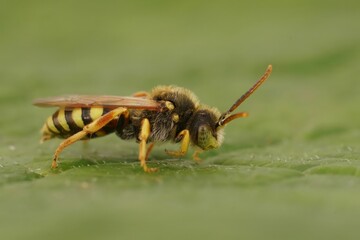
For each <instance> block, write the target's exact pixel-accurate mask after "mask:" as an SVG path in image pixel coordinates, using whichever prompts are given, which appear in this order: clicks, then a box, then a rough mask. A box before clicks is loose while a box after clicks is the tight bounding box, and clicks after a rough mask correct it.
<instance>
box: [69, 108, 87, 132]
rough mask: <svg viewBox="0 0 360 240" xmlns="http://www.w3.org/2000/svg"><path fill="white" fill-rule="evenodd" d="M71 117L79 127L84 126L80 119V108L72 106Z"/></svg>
mask: <svg viewBox="0 0 360 240" xmlns="http://www.w3.org/2000/svg"><path fill="white" fill-rule="evenodd" d="M71 118H72V120H73V121H74V123H75V124H76V126H78V127H79V128H81V129H82V128H83V127H84V126H85V124H84V121H83V120H82V109H81V108H74V109H73V110H72V113H71Z"/></svg>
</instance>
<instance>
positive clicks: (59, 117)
mask: <svg viewBox="0 0 360 240" xmlns="http://www.w3.org/2000/svg"><path fill="white" fill-rule="evenodd" d="M57 120H58V122H59V124H60V126H61V127H62V128H63V129H64V130H65V131H67V132H70V127H69V124H68V123H67V121H66V119H65V109H64V108H61V109H59V113H58V115H57Z"/></svg>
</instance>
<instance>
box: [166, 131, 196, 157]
mask: <svg viewBox="0 0 360 240" xmlns="http://www.w3.org/2000/svg"><path fill="white" fill-rule="evenodd" d="M175 141H181V146H180V149H179V150H178V151H169V150H165V152H166V153H167V154H168V155H170V156H173V157H182V156H184V155H185V154H186V153H187V151H188V149H189V144H190V133H189V130H187V129H185V130H182V131H181V132H180V133H179V134H178V136H177V137H176V139H175Z"/></svg>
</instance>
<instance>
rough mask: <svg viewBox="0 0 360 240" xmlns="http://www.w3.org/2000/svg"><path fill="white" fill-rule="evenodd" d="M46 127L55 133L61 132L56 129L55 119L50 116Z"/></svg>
mask: <svg viewBox="0 0 360 240" xmlns="http://www.w3.org/2000/svg"><path fill="white" fill-rule="evenodd" d="M46 126H47V127H48V128H49V130H50V131H51V132H53V133H60V132H59V130H58V129H57V128H56V127H55V124H54V121H53V117H52V116H50V117H48V118H47V120H46Z"/></svg>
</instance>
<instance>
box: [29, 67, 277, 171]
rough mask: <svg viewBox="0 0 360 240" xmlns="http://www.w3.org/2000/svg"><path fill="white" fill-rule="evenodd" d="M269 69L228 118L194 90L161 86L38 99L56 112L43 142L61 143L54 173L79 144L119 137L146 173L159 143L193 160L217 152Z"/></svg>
mask: <svg viewBox="0 0 360 240" xmlns="http://www.w3.org/2000/svg"><path fill="white" fill-rule="evenodd" d="M271 71H272V66H271V65H269V66H268V68H267V70H266V72H265V73H264V75H263V76H262V77H261V78H260V79H259V80H258V81H257V82H256V83H255V84H254V85H253V86H252V87H251V88H250V89H249V90H248V91H247V92H246V93H245V94H243V95H242V96H241V97H240V98H239V99H238V100H237V101H236V102H235V103H234V104H233V105H232V106H231V107H230V108H229V110H227V111H226V112H224V113H221V112H220V111H219V110H218V109H216V108H213V107H209V106H207V105H203V104H200V102H199V100H198V98H197V97H196V96H195V94H194V93H192V92H191V91H190V90H188V89H185V88H182V87H177V86H158V87H155V88H154V89H153V90H152V91H151V92H137V93H135V94H133V95H132V96H131V97H121V96H90V95H70V96H60V97H50V98H43V99H37V100H35V101H34V102H33V103H34V105H36V106H40V107H58V110H57V111H56V112H55V113H54V114H53V115H52V116H50V117H48V118H47V120H46V121H45V124H44V126H43V127H42V130H41V132H42V138H41V141H42V142H44V141H46V140H49V139H52V138H54V137H58V138H63V139H65V140H63V142H61V143H60V145H59V146H58V148H57V149H56V151H55V153H54V157H53V160H52V165H51V167H52V168H56V167H57V160H58V158H59V155H60V153H61V152H62V151H63V150H64V149H65V148H66V147H68V146H70V145H71V144H73V143H75V142H77V141H79V140H87V139H92V138H96V137H102V136H105V135H108V134H110V133H114V132H115V133H116V135H117V136H119V137H120V138H121V139H124V140H129V139H135V140H136V141H137V142H138V143H139V155H138V159H139V161H140V165H141V167H142V168H143V170H144V171H145V172H154V171H156V170H157V168H150V167H148V166H147V164H146V162H147V159H148V157H149V155H150V152H151V150H152V149H153V146H154V144H155V143H161V142H166V141H172V142H175V143H180V149H178V150H177V151H169V150H165V152H166V153H167V154H168V155H170V156H174V157H182V156H184V155H185V154H186V153H187V152H188V148H189V145H192V146H194V147H195V152H194V154H193V158H194V160H197V161H198V160H200V158H199V156H198V155H199V154H200V153H201V152H203V151H206V150H210V149H215V148H218V147H220V146H221V144H222V142H223V139H224V137H223V131H224V127H225V126H226V125H227V124H228V123H229V122H231V121H233V120H235V119H237V118H243V117H247V116H248V114H247V113H246V112H239V113H234V114H233V113H232V112H233V111H234V110H235V109H236V108H237V107H238V106H239V105H240V104H241V103H242V102H244V101H245V100H246V99H247V98H248V97H249V96H250V95H251V94H252V93H253V92H254V91H255V90H256V89H257V88H258V87H259V86H260V85H261V84H262V83H263V82H264V81H265V80H266V79H267V78H268V77H269V76H270V74H271Z"/></svg>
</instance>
